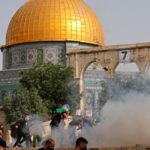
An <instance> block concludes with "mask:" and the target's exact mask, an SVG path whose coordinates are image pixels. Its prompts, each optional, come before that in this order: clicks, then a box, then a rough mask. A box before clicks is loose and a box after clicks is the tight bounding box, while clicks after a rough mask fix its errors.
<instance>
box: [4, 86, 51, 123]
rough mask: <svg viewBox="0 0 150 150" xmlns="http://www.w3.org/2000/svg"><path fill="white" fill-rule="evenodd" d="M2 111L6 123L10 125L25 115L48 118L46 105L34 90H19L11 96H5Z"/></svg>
mask: <svg viewBox="0 0 150 150" xmlns="http://www.w3.org/2000/svg"><path fill="white" fill-rule="evenodd" d="M3 109H4V112H5V113H6V114H7V115H6V121H7V123H12V122H14V121H16V120H18V119H19V118H21V117H23V116H24V115H27V114H38V115H39V116H43V117H48V109H47V104H46V103H44V102H43V101H42V99H41V97H40V96H39V95H38V92H37V90H36V89H29V90H27V89H25V88H21V89H19V90H18V91H16V92H14V93H13V95H12V96H8V95H5V96H4V101H3Z"/></svg>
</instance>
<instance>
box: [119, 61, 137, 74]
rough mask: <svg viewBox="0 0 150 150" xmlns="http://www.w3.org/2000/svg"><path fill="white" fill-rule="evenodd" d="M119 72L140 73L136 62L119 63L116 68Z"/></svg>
mask: <svg viewBox="0 0 150 150" xmlns="http://www.w3.org/2000/svg"><path fill="white" fill-rule="evenodd" d="M116 72H117V73H138V72H139V69H138V67H137V65H136V63H119V65H118V66H117V68H116Z"/></svg>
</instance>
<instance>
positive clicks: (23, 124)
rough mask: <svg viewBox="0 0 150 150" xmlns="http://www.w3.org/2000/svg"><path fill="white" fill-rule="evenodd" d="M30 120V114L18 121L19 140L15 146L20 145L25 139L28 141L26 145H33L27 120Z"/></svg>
mask: <svg viewBox="0 0 150 150" xmlns="http://www.w3.org/2000/svg"><path fill="white" fill-rule="evenodd" d="M28 120H29V116H25V117H24V118H23V119H20V120H18V121H17V122H16V128H17V140H16V142H15V144H14V145H13V147H16V146H17V145H20V144H21V143H23V142H24V141H25V142H26V146H27V147H30V146H31V137H30V133H29V129H28V126H27V121H28Z"/></svg>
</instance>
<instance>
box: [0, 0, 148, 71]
mask: <svg viewBox="0 0 150 150" xmlns="http://www.w3.org/2000/svg"><path fill="white" fill-rule="evenodd" d="M25 1H27V0H0V45H3V44H5V35H6V31H7V27H8V23H9V21H10V19H11V18H12V16H13V14H14V13H15V12H16V10H17V9H18V8H19V7H20V6H21V5H22V4H23V3H24V2H25ZM85 1H86V2H87V3H88V4H89V5H90V6H91V7H92V8H93V10H94V11H95V13H96V14H97V16H98V17H99V18H100V21H101V23H102V25H103V29H104V33H105V44H106V45H110V44H111V45H112V44H113V45H114V44H125V43H139V42H148V41H150V17H149V15H150V8H149V6H150V0H85ZM1 66H2V56H1V54H0V69H1Z"/></svg>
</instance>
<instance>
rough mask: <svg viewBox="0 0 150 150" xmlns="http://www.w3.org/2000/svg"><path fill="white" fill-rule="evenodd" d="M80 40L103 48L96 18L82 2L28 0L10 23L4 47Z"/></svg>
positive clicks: (100, 27) (74, 0)
mask: <svg viewBox="0 0 150 150" xmlns="http://www.w3.org/2000/svg"><path fill="white" fill-rule="evenodd" d="M36 41H37V42H38V41H79V42H85V43H91V44H97V45H101V46H103V45H104V34H103V30H102V26H101V24H100V22H99V21H98V18H97V16H96V15H95V14H94V12H93V11H92V9H91V8H89V6H88V5H87V4H86V3H85V2H84V1H83V0H28V2H26V3H25V4H24V5H23V6H22V7H21V8H20V9H19V10H18V11H17V12H16V14H15V15H14V16H13V18H12V20H11V21H10V24H9V27H8V30H7V35H6V45H13V44H18V43H25V42H36Z"/></svg>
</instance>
